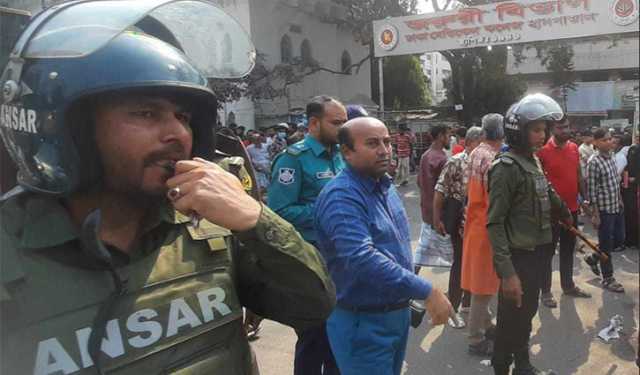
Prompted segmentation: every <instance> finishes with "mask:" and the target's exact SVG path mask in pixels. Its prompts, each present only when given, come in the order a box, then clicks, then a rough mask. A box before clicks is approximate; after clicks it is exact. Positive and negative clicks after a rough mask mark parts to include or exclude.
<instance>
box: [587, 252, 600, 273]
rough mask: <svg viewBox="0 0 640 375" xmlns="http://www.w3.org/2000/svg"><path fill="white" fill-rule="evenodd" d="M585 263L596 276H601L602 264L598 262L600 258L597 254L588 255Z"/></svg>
mask: <svg viewBox="0 0 640 375" xmlns="http://www.w3.org/2000/svg"><path fill="white" fill-rule="evenodd" d="M584 261H585V262H586V263H587V264H588V265H589V267H590V268H591V272H593V273H595V274H596V276H600V262H599V261H598V256H597V255H595V254H591V255H587V256H586V257H584Z"/></svg>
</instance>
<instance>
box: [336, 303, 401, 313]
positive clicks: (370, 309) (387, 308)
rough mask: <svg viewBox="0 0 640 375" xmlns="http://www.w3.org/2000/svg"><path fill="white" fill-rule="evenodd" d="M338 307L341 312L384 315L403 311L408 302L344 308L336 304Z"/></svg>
mask: <svg viewBox="0 0 640 375" xmlns="http://www.w3.org/2000/svg"><path fill="white" fill-rule="evenodd" d="M338 307H339V308H341V309H343V310H347V311H351V312H354V313H360V312H362V313H386V312H391V311H396V310H401V309H405V308H407V307H409V301H403V302H397V303H391V304H388V305H378V306H345V305H342V304H338Z"/></svg>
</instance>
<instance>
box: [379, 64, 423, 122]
mask: <svg viewBox="0 0 640 375" xmlns="http://www.w3.org/2000/svg"><path fill="white" fill-rule="evenodd" d="M384 89H385V92H384V102H385V103H389V104H392V108H393V109H394V110H407V109H418V108H425V107H427V106H429V105H430V104H431V96H430V95H429V91H428V90H427V77H425V75H424V73H423V72H422V66H421V64H420V59H419V58H418V57H417V56H412V55H407V56H392V57H387V58H386V59H385V61H384Z"/></svg>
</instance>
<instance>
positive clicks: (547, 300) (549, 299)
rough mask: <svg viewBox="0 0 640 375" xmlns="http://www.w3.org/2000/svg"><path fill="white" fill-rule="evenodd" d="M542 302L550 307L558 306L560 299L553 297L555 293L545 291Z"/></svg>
mask: <svg viewBox="0 0 640 375" xmlns="http://www.w3.org/2000/svg"><path fill="white" fill-rule="evenodd" d="M542 304H543V305H545V306H547V307H548V308H550V309H553V308H556V307H558V301H556V299H555V298H553V294H551V293H545V294H543V295H542Z"/></svg>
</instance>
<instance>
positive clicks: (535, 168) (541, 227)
mask: <svg viewBox="0 0 640 375" xmlns="http://www.w3.org/2000/svg"><path fill="white" fill-rule="evenodd" d="M534 160H535V162H534ZM496 161H497V162H501V161H502V162H504V163H507V164H512V163H515V164H516V165H518V166H519V168H518V172H519V173H518V174H519V176H513V177H512V178H514V179H516V180H518V181H521V184H520V185H519V187H520V189H519V190H518V191H517V193H516V194H515V196H514V197H513V198H512V199H513V201H511V204H512V206H511V214H510V216H509V220H507V221H506V222H505V229H506V231H507V235H508V237H509V240H510V245H511V246H512V247H514V248H518V249H527V250H533V249H534V248H535V247H536V246H539V245H543V244H547V243H550V242H551V202H550V198H549V182H548V181H547V178H546V177H545V175H544V172H543V170H542V165H541V164H540V161H539V159H538V158H537V157H536V156H534V159H533V160H531V159H527V158H525V157H523V156H520V155H518V154H516V153H512V152H506V153H504V154H500V155H499V156H498V158H497V160H496Z"/></svg>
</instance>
